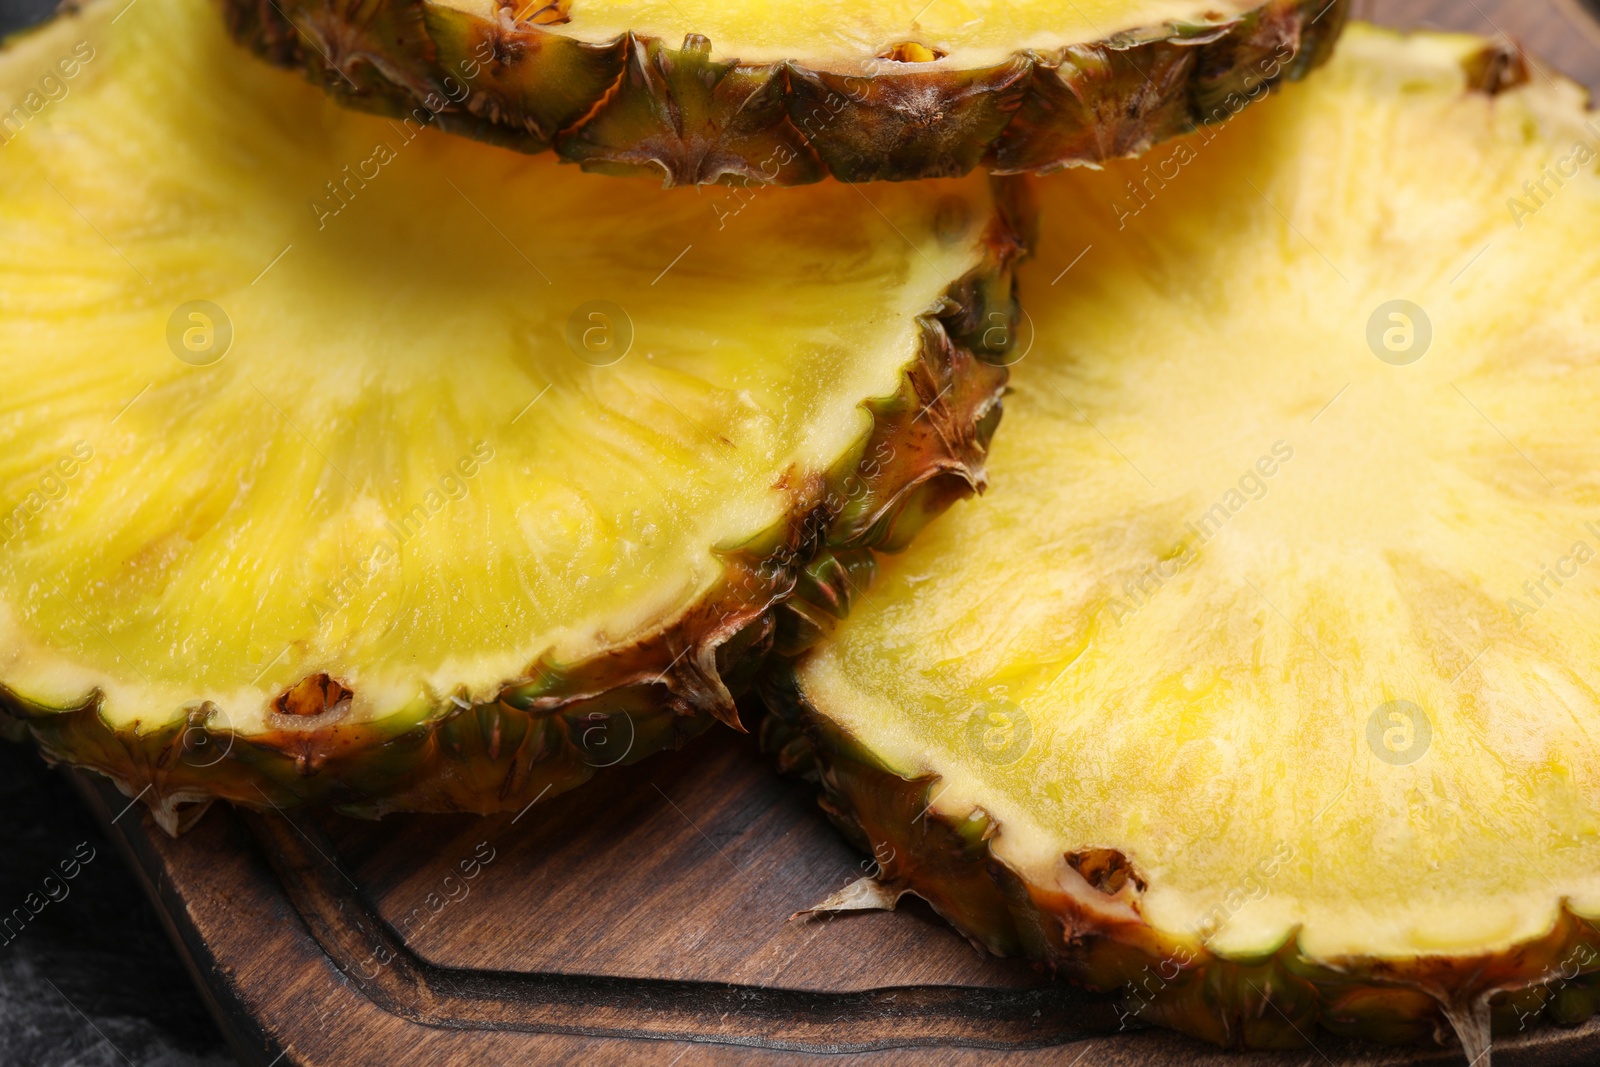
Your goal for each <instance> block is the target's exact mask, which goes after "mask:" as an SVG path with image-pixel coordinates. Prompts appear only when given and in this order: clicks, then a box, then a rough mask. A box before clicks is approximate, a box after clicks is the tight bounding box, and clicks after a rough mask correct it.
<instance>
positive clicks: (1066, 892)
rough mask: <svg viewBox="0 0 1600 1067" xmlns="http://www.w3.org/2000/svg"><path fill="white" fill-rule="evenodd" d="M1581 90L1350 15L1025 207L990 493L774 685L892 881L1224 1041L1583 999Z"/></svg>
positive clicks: (1584, 271)
mask: <svg viewBox="0 0 1600 1067" xmlns="http://www.w3.org/2000/svg"><path fill="white" fill-rule="evenodd" d="M1585 108H1586V94H1585V93H1584V92H1583V91H1582V90H1581V89H1579V88H1578V87H1577V86H1575V85H1573V84H1572V83H1570V82H1568V81H1565V80H1564V79H1561V78H1559V77H1558V76H1554V75H1550V74H1548V73H1546V72H1543V71H1534V72H1533V73H1532V74H1531V75H1530V68H1529V66H1528V65H1527V64H1525V62H1524V61H1523V60H1522V58H1521V57H1519V56H1517V55H1515V54H1514V53H1509V52H1507V51H1505V50H1504V49H1500V48H1497V47H1493V46H1490V45H1488V44H1487V43H1486V42H1484V41H1482V40H1479V39H1476V38H1471V37H1461V36H1444V35H1433V34H1419V35H1416V36H1414V37H1401V36H1398V35H1395V34H1391V33H1388V32H1385V31H1379V30H1375V29H1371V28H1367V27H1358V28H1352V29H1351V30H1350V31H1349V32H1348V33H1347V34H1346V36H1345V39H1344V42H1343V43H1342V45H1341V46H1340V49H1339V52H1338V54H1337V55H1336V57H1335V58H1334V59H1333V61H1332V62H1331V63H1330V64H1329V66H1328V67H1327V68H1326V69H1325V71H1324V72H1322V73H1321V74H1319V75H1318V77H1317V78H1314V79H1311V80H1309V81H1308V82H1307V83H1306V84H1304V85H1301V86H1296V87H1294V88H1293V89H1291V90H1288V91H1286V92H1285V93H1284V94H1283V95H1281V96H1280V97H1279V98H1277V99H1275V100H1273V101H1271V102H1270V103H1267V104H1264V105H1262V107H1261V108H1258V109H1255V110H1253V111H1252V112H1250V113H1248V114H1246V115H1245V116H1243V117H1241V119H1240V120H1238V121H1237V122H1236V123H1235V124H1233V125H1231V126H1230V127H1228V128H1226V129H1224V130H1222V131H1219V132H1214V133H1203V134H1199V135H1197V136H1196V137H1195V138H1192V139H1190V140H1188V141H1185V142H1181V143H1179V144H1177V145H1174V146H1173V147H1172V148H1171V149H1170V150H1168V151H1167V152H1164V153H1157V154H1156V155H1155V156H1154V157H1153V158H1152V159H1150V160H1148V161H1145V162H1143V163H1141V164H1125V165H1114V166H1110V167H1108V168H1107V169H1106V170H1105V172H1103V173H1091V172H1087V171H1075V172H1072V173H1071V174H1070V175H1060V176H1055V177H1052V178H1049V179H1044V180H1042V181H1041V182H1040V183H1039V186H1040V190H1041V202H1042V203H1041V206H1042V211H1043V217H1044V219H1045V230H1044V233H1043V235H1042V239H1041V246H1042V247H1043V248H1045V249H1047V250H1048V251H1047V253H1046V255H1045V257H1044V258H1041V260H1040V261H1038V262H1037V263H1036V264H1035V265H1033V266H1032V267H1030V268H1025V270H1024V272H1023V275H1022V278H1021V282H1020V285H1021V292H1022V298H1023V302H1024V306H1026V307H1027V308H1028V311H1029V314H1030V317H1031V319H1032V321H1033V322H1034V323H1035V324H1036V328H1037V337H1038V340H1037V342H1036V344H1035V345H1034V347H1033V350H1032V352H1031V353H1030V354H1029V355H1028V356H1027V358H1025V359H1024V360H1023V361H1022V362H1020V363H1019V364H1018V365H1017V366H1016V367H1015V368H1014V371H1013V377H1012V389H1013V392H1012V394H1011V395H1010V397H1009V399H1008V401H1007V416H1006V418H1007V426H1006V432H1004V433H1002V434H1001V435H1000V437H999V438H998V439H997V442H996V446H995V448H994V449H993V451H992V453H991V456H990V463H989V470H990V476H991V479H992V488H991V489H990V492H989V494H988V495H987V496H986V497H985V498H984V500H983V501H982V503H981V504H979V505H973V506H963V507H959V508H957V509H956V510H954V511H953V512H951V513H950V514H948V515H946V516H945V517H943V518H942V519H941V520H939V521H938V522H936V523H935V524H933V525H932V526H931V527H930V528H929V529H928V530H927V531H925V533H924V535H923V537H922V538H921V539H920V540H919V541H918V543H917V544H916V545H915V546H913V547H912V549H911V550H910V551H908V552H907V553H906V554H905V555H903V556H899V557H896V558H894V559H893V560H890V561H886V563H885V565H884V568H883V570H882V572H881V573H880V576H879V579H878V580H877V581H876V582H875V584H874V585H873V586H872V587H871V588H870V589H869V590H868V599H867V600H865V601H864V602H863V603H862V605H861V606H860V607H859V609H858V611H857V612H856V613H854V614H853V615H852V616H851V617H850V618H849V619H848V620H846V621H845V622H844V623H842V624H841V625H840V627H839V628H838V629H837V631H836V632H835V633H834V635H833V637H832V639H831V640H830V641H829V642H827V643H825V644H824V645H822V646H819V647H818V648H817V649H816V650H815V651H814V652H812V653H810V654H808V655H807V656H806V657H805V658H804V659H802V660H801V661H800V662H799V664H798V667H797V670H796V674H795V677H794V679H793V682H792V684H789V685H774V686H773V687H772V691H771V697H772V703H773V704H774V706H775V707H776V708H777V709H778V715H777V717H775V718H773V719H770V720H769V723H768V726H767V729H768V731H769V734H768V740H769V742H770V743H771V744H772V745H773V746H774V747H777V748H780V749H781V750H782V751H783V753H784V758H785V760H786V762H788V763H789V764H790V765H792V766H806V765H809V764H811V761H813V760H815V761H816V762H815V764H814V765H815V767H816V768H817V770H818V771H819V772H820V776H821V781H822V784H823V789H824V799H825V806H826V807H827V809H828V810H829V811H830V813H832V814H833V815H834V817H835V818H836V819H837V820H838V821H839V822H840V823H841V825H843V826H844V827H845V828H846V829H847V830H848V831H849V832H850V833H851V834H852V835H853V836H854V837H855V838H856V839H857V840H858V841H859V842H861V843H862V844H863V845H865V846H867V847H869V848H870V849H871V850H872V851H873V854H874V855H875V856H876V857H877V859H878V861H879V863H880V864H881V866H882V869H883V873H882V882H883V883H884V885H885V887H886V889H887V890H888V895H889V896H891V897H892V896H893V895H894V894H895V893H897V892H899V891H902V890H909V891H913V892H916V893H919V894H921V895H923V896H925V897H927V898H928V899H929V900H930V901H932V902H933V903H934V905H935V906H936V907H937V908H938V909H939V910H940V911H941V912H943V913H944V914H945V915H946V916H948V917H949V918H951V919H952V920H953V921H954V922H955V923H956V924H957V925H958V926H960V927H961V928H962V929H963V930H965V931H966V932H967V933H968V934H969V935H970V936H972V937H973V938H974V939H975V940H977V941H978V942H980V943H982V944H985V945H987V946H988V947H989V948H991V949H993V950H995V951H997V952H1003V953H1018V952H1021V953H1028V954H1032V955H1035V956H1037V957H1040V958H1043V959H1046V960H1048V961H1050V962H1052V963H1053V964H1055V965H1056V966H1058V967H1059V968H1060V969H1061V970H1062V971H1063V972H1064V973H1066V974H1067V975H1070V976H1072V977H1075V978H1076V979H1078V980H1080V981H1083V982H1086V983H1089V984H1092V985H1094V986H1096V987H1098V988H1102V989H1113V990H1114V989H1121V990H1123V991H1124V993H1125V994H1126V1003H1127V1005H1128V1008H1129V1011H1130V1014H1132V1015H1137V1016H1139V1017H1141V1018H1143V1019H1145V1020H1149V1021H1156V1022H1161V1023H1165V1024H1167V1025H1172V1026H1176V1027H1178V1028H1180V1029H1183V1030H1186V1031H1188V1032H1190V1033H1193V1034H1197V1035H1200V1036H1203V1037H1207V1038H1210V1039H1212V1040H1215V1041H1218V1042H1222V1043H1227V1044H1245V1045H1252V1046H1278V1045H1286V1046H1294V1045H1300V1044H1303V1043H1304V1041H1305V1040H1306V1038H1307V1035H1311V1034H1314V1033H1315V1027H1316V1026H1317V1025H1319V1024H1320V1025H1321V1026H1323V1027H1325V1028H1328V1029H1332V1030H1335V1031H1338V1032H1341V1033H1346V1034H1353V1035H1358V1036H1368V1037H1378V1038H1383V1039H1388V1040H1426V1039H1428V1038H1430V1037H1431V1036H1432V1035H1434V1034H1435V1033H1436V1032H1446V1033H1447V1032H1448V1026H1446V1025H1445V1022H1446V1020H1448V1021H1449V1022H1450V1023H1453V1024H1455V1025H1456V1027H1457V1030H1458V1031H1459V1032H1460V1033H1461V1034H1462V1036H1463V1041H1464V1042H1466V1043H1467V1044H1468V1045H1469V1052H1476V1051H1478V1050H1479V1046H1481V1044H1482V1043H1483V1042H1484V1041H1486V1040H1487V1036H1488V1032H1487V1022H1488V1019H1489V1017H1490V1015H1491V1014H1493V1016H1494V1018H1495V1022H1496V1025H1497V1027H1498V1028H1499V1030H1500V1031H1501V1032H1505V1031H1513V1032H1514V1031H1516V1030H1517V1029H1519V1028H1520V1027H1523V1026H1526V1025H1527V1022H1528V1020H1529V1019H1531V1018H1533V1017H1535V1016H1537V1014H1538V1013H1539V1011H1540V1010H1541V1009H1545V1010H1547V1011H1548V1012H1549V1013H1550V1014H1551V1016H1552V1017H1555V1018H1558V1019H1561V1020H1563V1021H1568V1022H1570V1021H1574V1020H1576V1019H1580V1018H1582V1017H1584V1016H1585V1015H1586V1014H1587V1012H1588V1011H1589V1010H1590V999H1589V998H1590V992H1589V986H1588V985H1587V983H1586V981H1585V979H1583V978H1582V977H1581V976H1582V975H1583V974H1585V973H1586V972H1590V971H1593V970H1595V969H1596V968H1597V967H1600V935H1597V933H1596V930H1595V927H1594V926H1593V925H1592V920H1593V919H1595V918H1596V917H1597V916H1600V777H1597V774H1600V772H1597V768H1600V751H1597V740H1596V738H1597V737H1600V700H1597V698H1596V696H1595V693H1596V691H1597V688H1600V676H1597V674H1596V670H1597V664H1600V647H1597V641H1600V638H1597V635H1600V595H1597V593H1596V588H1595V585H1594V582H1595V580H1596V573H1597V572H1595V570H1594V568H1595V567H1596V566H1600V564H1597V563H1596V562H1595V560H1596V558H1597V555H1600V511H1597V510H1596V506H1597V502H1600V484H1597V481H1596V479H1597V473H1596V472H1597V471H1600V434H1597V433H1596V430H1595V422H1594V408H1595V396H1596V394H1597V392H1600V329H1597V324H1596V309H1597V307H1600V182H1597V180H1596V162H1595V161H1596V160H1597V159H1600V122H1597V121H1595V120H1594V119H1593V117H1592V115H1591V114H1590V113H1588V112H1587V111H1586V110H1585ZM1080 257H1081V258H1080ZM797 728H799V730H800V731H801V732H799V733H797V732H796V729H797ZM1491 1000H1492V1001H1493V1004H1492V1006H1491ZM1469 1058H1470V1056H1469Z"/></svg>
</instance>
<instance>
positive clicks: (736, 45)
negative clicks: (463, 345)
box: [225, 0, 1346, 186]
mask: <svg viewBox="0 0 1600 1067" xmlns="http://www.w3.org/2000/svg"><path fill="white" fill-rule="evenodd" d="M1345 6H1346V5H1345V0H1203V2H1202V0H1080V2H1078V3H1072V4H1066V5H1062V4H1056V3H1051V2H1049V0H1027V2H1018V0H978V2H975V3H974V2H957V0H932V2H931V3H926V2H923V0H905V2H893V3H871V4H863V3H858V2H854V0H827V2H822V3H815V2H812V3H770V2H766V0H550V2H548V3H547V2H544V0H530V2H520V0H518V2H512V0H374V2H370V3H361V4H356V3H351V2H349V0H225V7H226V9H227V15H228V21H229V26H230V27H231V29H232V30H233V32H234V34H235V36H236V37H238V39H240V40H241V41H244V42H246V43H247V44H249V45H250V47H252V48H253V49H255V50H256V51H257V52H258V53H260V54H261V55H263V56H265V57H266V58H268V59H270V60H272V61H273V62H275V63H278V64H281V65H283V66H288V67H293V68H297V69H301V70H304V71H305V72H306V73H307V75H308V76H309V77H310V78H311V79H312V80H313V81H315V82H317V83H319V84H321V85H322V86H323V87H324V88H325V89H327V90H328V91H329V92H330V93H332V94H333V95H334V96H335V97H337V98H338V99H340V100H343V101H345V102H347V103H349V104H352V105H354V106H357V107H363V108H367V109H370V110H374V111H380V112H384V113H387V114H391V115H404V114H411V113H413V112H415V111H418V110H421V111H423V112H426V113H434V114H437V116H438V124H439V125H440V126H442V127H444V128H446V129H450V130H453V131H456V132H458V133H464V134H467V135H469V136H473V137H478V138H482V139H485V140H489V141H494V142H496V143H500V144H505V145H509V146H511V147H514V148H518V149H521V150H523V151H529V152H539V151H544V150H546V149H549V148H554V149H555V151H556V152H557V153H559V154H560V155H562V156H563V157H565V158H567V159H570V160H575V161H578V162H581V163H582V164H583V165H584V166H585V167H586V168H589V169H592V170H600V171H607V172H612V173H637V172H644V173H648V174H652V175H654V176H655V177H657V178H660V179H664V180H665V181H666V182H668V183H675V184H682V183H704V182H719V181H720V182H725V183H733V184H736V185H741V186H748V185H752V184H758V185H771V184H777V185H792V184H798V183H803V182H812V181H816V180H818V179H820V178H823V177H826V176H828V175H830V174H831V175H833V176H834V177H837V178H842V179H845V180H847V181H866V180H869V179H875V178H888V179H908V178H928V177H950V176H954V175H960V174H964V173H966V172H967V171H968V170H970V169H971V168H972V167H974V166H978V165H983V166H987V167H990V168H992V169H995V170H999V171H1007V172H1018V171H1033V170H1041V169H1050V168H1055V167H1060V166H1066V165H1074V164H1082V163H1097V162H1099V161H1101V160H1104V159H1109V158H1114V157H1119V156H1124V155H1129V154H1132V153H1136V152H1139V151H1142V150H1143V149H1145V148H1147V147H1148V146H1149V145H1151V144H1153V143H1155V142H1158V141H1161V140H1165V139H1166V138H1169V137H1172V136H1175V135H1177V134H1182V133H1185V132H1187V131H1189V130H1191V129H1193V128H1194V127H1195V126H1196V125H1197V124H1200V123H1212V122H1218V121H1221V120H1222V119H1225V118H1227V117H1229V116H1230V115H1232V114H1234V113H1236V112H1238V111H1239V110H1241V109H1242V108H1243V107H1244V106H1245V105H1246V104H1248V103H1249V102H1250V101H1252V100H1255V99H1258V98H1260V97H1261V96H1263V95H1265V93H1266V92H1267V91H1268V90H1270V89H1271V88H1272V86H1274V85H1276V84H1277V83H1278V82H1280V81H1282V80H1285V79H1291V78H1296V77H1298V76H1300V75H1301V74H1303V73H1304V72H1306V71H1307V70H1310V69H1311V68H1312V67H1313V66H1315V65H1316V64H1317V63H1318V62H1320V61H1321V59H1322V58H1323V57H1324V55H1325V54H1326V52H1327V49H1328V47H1329V45H1330V44H1331V43H1332V41H1333V40H1334V38H1335V37H1336V36H1337V35H1338V31H1339V28H1340V26H1341V24H1342V22H1343V19H1344V10H1345Z"/></svg>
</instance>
